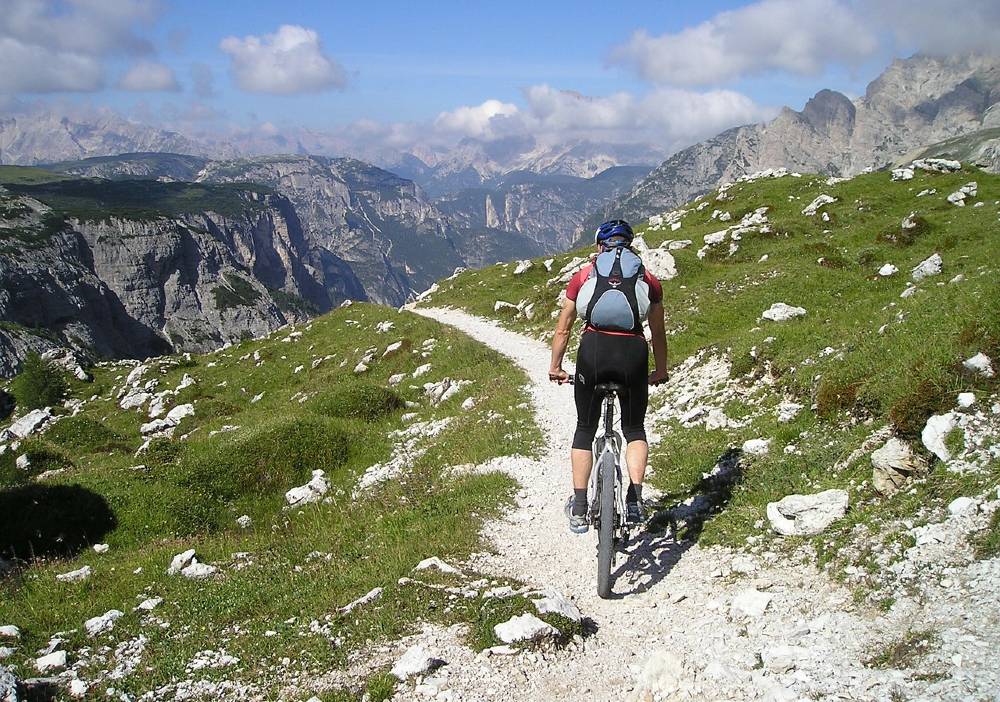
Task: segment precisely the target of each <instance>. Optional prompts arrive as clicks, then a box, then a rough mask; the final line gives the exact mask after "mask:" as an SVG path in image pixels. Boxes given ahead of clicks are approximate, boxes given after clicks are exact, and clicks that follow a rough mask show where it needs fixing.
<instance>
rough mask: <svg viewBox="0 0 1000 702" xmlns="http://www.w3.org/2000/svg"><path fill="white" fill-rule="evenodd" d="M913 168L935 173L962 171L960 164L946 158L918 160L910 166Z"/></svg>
mask: <svg viewBox="0 0 1000 702" xmlns="http://www.w3.org/2000/svg"><path fill="white" fill-rule="evenodd" d="M910 165H911V166H913V167H914V168H919V169H921V170H924V171H933V172H935V173H954V172H955V171H960V170H962V164H961V163H960V162H958V161H953V160H951V159H947V158H918V159H917V160H916V161H914V162H913V163H911V164H910Z"/></svg>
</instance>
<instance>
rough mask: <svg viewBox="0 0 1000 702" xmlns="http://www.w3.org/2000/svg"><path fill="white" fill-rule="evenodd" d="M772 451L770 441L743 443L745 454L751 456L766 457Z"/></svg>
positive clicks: (755, 440) (759, 440) (756, 440)
mask: <svg viewBox="0 0 1000 702" xmlns="http://www.w3.org/2000/svg"><path fill="white" fill-rule="evenodd" d="M770 450H771V440H770V439H750V440H749V441H744V442H743V453H748V454H750V455H751V456H766V455H767V452H768V451H770Z"/></svg>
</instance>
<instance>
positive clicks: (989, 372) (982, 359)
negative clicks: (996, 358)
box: [962, 351, 996, 378]
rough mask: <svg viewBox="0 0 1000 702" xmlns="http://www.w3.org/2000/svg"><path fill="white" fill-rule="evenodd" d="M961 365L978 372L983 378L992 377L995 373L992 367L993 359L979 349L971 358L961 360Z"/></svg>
mask: <svg viewBox="0 0 1000 702" xmlns="http://www.w3.org/2000/svg"><path fill="white" fill-rule="evenodd" d="M962 365H963V366H965V367H966V368H967V369H969V370H970V371H973V372H976V373H979V374H980V375H981V376H983V377H984V378H992V377H993V376H994V375H996V371H994V369H993V361H991V360H990V357H989V356H987V355H986V354H985V353H983V352H982V351H980V352H979V353H977V354H976V355H975V356H973V357H972V358H967V359H965V360H964V361H962Z"/></svg>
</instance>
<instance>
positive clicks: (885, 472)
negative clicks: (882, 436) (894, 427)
mask: <svg viewBox="0 0 1000 702" xmlns="http://www.w3.org/2000/svg"><path fill="white" fill-rule="evenodd" d="M871 461H872V483H873V484H874V485H875V489H876V490H878V491H879V492H880V493H882V494H883V495H887V496H888V495H892V494H893V493H895V492H896V491H897V490H899V489H900V488H901V487H902V486H903V484H904V483H906V481H907V480H909V479H910V478H911V477H913V476H916V475H923V474H924V473H926V472H927V461H926V460H924V458H923V457H922V456H918V455H917V454H915V453H914V452H913V449H911V448H910V445H909V444H908V443H906V442H905V441H903V440H902V439H897V438H895V437H893V438H891V439H889V440H888V441H887V442H885V444H883V445H882V447H881V448H878V449H876V450H875V451H873V452H872V455H871Z"/></svg>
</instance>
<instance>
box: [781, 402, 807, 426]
mask: <svg viewBox="0 0 1000 702" xmlns="http://www.w3.org/2000/svg"><path fill="white" fill-rule="evenodd" d="M803 409H804V407H803V405H800V404H799V403H798V402H792V401H791V400H783V401H782V402H781V404H779V405H778V422H780V423H781V424H788V423H789V422H791V421H792V420H793V419H795V418H796V417H797V416H799V412H801V411H802V410H803Z"/></svg>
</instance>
